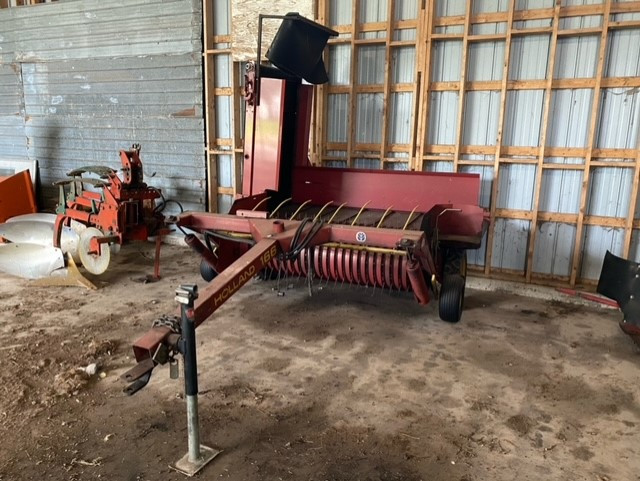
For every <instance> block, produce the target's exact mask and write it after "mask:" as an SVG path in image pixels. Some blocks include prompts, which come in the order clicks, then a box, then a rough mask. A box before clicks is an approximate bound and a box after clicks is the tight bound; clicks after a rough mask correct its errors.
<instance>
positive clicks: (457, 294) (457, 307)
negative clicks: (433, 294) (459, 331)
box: [438, 274, 465, 322]
mask: <svg viewBox="0 0 640 481" xmlns="http://www.w3.org/2000/svg"><path fill="white" fill-rule="evenodd" d="M464 284H465V279H464V277H462V276H461V275H459V274H449V275H446V276H445V277H444V281H443V282H442V288H441V290H440V301H439V303H438V308H439V311H440V319H442V320H443V321H446V322H458V321H459V320H460V318H461V317H462V307H463V304H464Z"/></svg>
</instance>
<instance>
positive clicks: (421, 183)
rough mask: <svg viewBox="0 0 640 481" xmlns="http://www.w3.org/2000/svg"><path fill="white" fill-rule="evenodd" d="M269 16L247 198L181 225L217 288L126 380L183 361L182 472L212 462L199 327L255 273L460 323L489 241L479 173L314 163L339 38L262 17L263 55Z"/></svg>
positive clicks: (151, 335)
mask: <svg viewBox="0 0 640 481" xmlns="http://www.w3.org/2000/svg"><path fill="white" fill-rule="evenodd" d="M263 18H279V19H281V20H282V23H281V25H280V28H279V30H278V32H277V34H276V36H275V38H274V41H273V43H272V44H271V47H270V49H269V51H268V52H267V58H268V59H269V60H270V64H261V63H260V58H258V59H257V61H256V62H255V63H251V64H249V65H248V67H247V71H246V73H245V100H246V122H245V124H246V128H245V147H244V170H243V182H242V186H243V187H242V196H240V197H239V198H237V199H236V200H235V202H234V203H233V205H232V207H231V210H230V211H229V213H228V214H214V213H203V212H186V213H183V214H181V215H180V216H178V217H177V218H176V219H174V222H175V224H176V225H177V226H178V228H180V229H181V230H182V231H183V232H184V233H185V234H186V235H185V240H186V242H187V244H189V245H190V246H191V247H192V248H193V249H194V250H195V251H196V252H197V253H198V254H199V255H200V256H201V264H200V272H201V275H202V277H203V278H204V279H205V280H206V281H208V284H207V285H206V287H204V289H202V290H200V292H199V293H198V290H197V286H195V285H184V286H181V288H180V289H178V290H177V291H176V294H177V296H176V299H177V300H178V302H180V303H181V304H182V306H181V318H176V317H170V316H164V317H163V318H161V319H158V320H157V321H155V322H154V325H153V327H152V329H151V330H150V331H149V332H148V333H147V334H145V335H144V336H143V337H141V338H140V339H138V340H137V341H136V342H135V344H134V347H133V349H134V353H135V357H136V360H137V361H138V364H137V366H136V367H134V368H133V369H132V370H130V371H129V372H127V373H125V375H124V376H123V379H124V380H126V381H127V382H130V383H131V384H130V385H129V386H128V387H127V389H125V391H126V392H128V393H129V394H133V393H135V392H136V391H138V390H139V389H141V388H142V387H144V386H145V385H146V384H147V383H148V381H149V378H150V376H151V371H152V370H153V368H154V367H155V366H156V365H158V364H164V363H167V362H169V363H170V364H171V365H174V366H175V362H173V361H174V358H175V355H176V354H177V353H181V354H183V356H184V358H185V390H186V398H187V409H188V411H189V417H188V419H189V441H190V442H189V446H190V448H189V455H188V456H186V457H185V458H183V460H181V461H180V463H183V464H182V468H179V469H181V470H183V471H185V472H188V473H193V472H195V471H196V470H197V469H199V468H200V467H201V466H202V465H203V464H204V463H206V462H207V460H210V459H211V458H212V457H213V456H215V450H211V449H209V448H206V447H202V450H203V451H200V450H199V442H198V440H197V401H195V399H196V396H197V370H196V362H195V327H197V326H198V325H199V324H201V323H202V322H204V321H205V320H206V319H208V318H209V317H210V316H211V315H212V314H213V313H214V312H215V311H216V309H218V308H219V307H220V306H221V305H222V304H223V303H224V302H226V301H227V300H228V299H229V298H230V297H231V296H233V294H234V293H235V292H237V291H238V290H239V289H240V288H241V287H242V286H243V285H244V284H245V283H247V282H248V281H249V280H250V279H252V278H254V277H255V276H257V275H262V276H263V277H267V278H268V277H271V276H273V275H275V276H304V277H308V278H309V279H312V278H317V279H322V280H325V281H330V280H331V281H337V282H341V283H351V284H356V285H360V286H373V287H377V288H381V289H390V290H400V291H410V292H412V293H413V295H414V296H415V298H416V300H417V301H418V302H419V303H420V304H427V303H428V302H429V300H430V298H432V297H433V298H436V299H438V302H439V313H440V317H441V318H442V319H443V320H445V321H449V322H457V321H459V320H460V316H461V314H462V308H463V300H464V289H465V278H466V256H465V252H466V250H467V249H475V248H478V247H479V246H480V243H481V239H482V234H483V228H484V224H485V213H484V210H483V209H482V208H480V207H479V206H478V197H479V190H480V178H479V176H478V175H475V174H458V173H430V172H403V171H390V170H359V169H336V168H325V167H312V166H311V165H310V162H309V158H308V146H309V131H310V119H311V112H312V103H313V102H312V100H313V97H312V96H313V85H311V84H319V83H324V82H326V81H327V80H328V78H327V73H326V71H325V69H324V64H323V62H322V52H323V49H324V47H325V45H326V43H327V40H328V38H329V37H330V36H333V35H337V32H334V31H332V30H330V29H328V28H326V27H324V26H322V25H319V24H317V23H314V22H311V21H309V20H307V19H305V18H303V17H300V16H299V15H297V14H288V15H286V16H272V15H270V16H263V15H261V16H260V22H259V32H258V52H260V51H261V48H260V47H261V46H260V40H261V31H260V30H261V27H262V19H263ZM187 230H190V231H191V232H189V233H187ZM195 233H198V234H200V235H197V234H195ZM201 239H202V240H201ZM174 374H175V373H174ZM194 406H195V407H194ZM194 412H195V416H194ZM192 434H193V436H192ZM203 452H204V454H202V453H203ZM203 456H204V457H203ZM205 458H206V459H205ZM183 468H184V469H183Z"/></svg>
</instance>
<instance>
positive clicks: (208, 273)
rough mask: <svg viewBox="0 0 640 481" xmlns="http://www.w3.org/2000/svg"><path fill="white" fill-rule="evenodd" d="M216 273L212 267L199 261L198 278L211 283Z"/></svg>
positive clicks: (203, 261)
mask: <svg viewBox="0 0 640 481" xmlns="http://www.w3.org/2000/svg"><path fill="white" fill-rule="evenodd" d="M217 275H218V273H217V272H216V271H215V269H214V268H213V267H211V266H210V265H209V263H208V262H207V261H205V260H204V259H202V260H201V261H200V276H201V277H202V278H203V279H204V280H205V281H207V282H211V281H212V280H214V279H215V278H216V277H217Z"/></svg>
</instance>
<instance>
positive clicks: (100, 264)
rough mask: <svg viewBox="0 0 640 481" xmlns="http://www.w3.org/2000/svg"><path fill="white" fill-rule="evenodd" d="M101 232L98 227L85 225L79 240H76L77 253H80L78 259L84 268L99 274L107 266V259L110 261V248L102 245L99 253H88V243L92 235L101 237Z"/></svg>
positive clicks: (102, 272)
mask: <svg viewBox="0 0 640 481" xmlns="http://www.w3.org/2000/svg"><path fill="white" fill-rule="evenodd" d="M102 236H103V234H102V232H101V231H100V229H96V228H95V227H87V228H86V229H85V230H83V231H82V233H81V234H80V240H79V242H78V254H79V255H80V261H82V265H83V266H84V268H85V269H86V270H87V271H89V272H90V273H91V274H94V275H96V276H99V275H100V274H104V272H105V271H106V270H107V267H109V261H111V249H110V248H109V246H108V245H104V244H103V245H102V246H101V249H100V254H90V253H89V249H90V247H89V246H90V243H91V239H92V238H94V237H102Z"/></svg>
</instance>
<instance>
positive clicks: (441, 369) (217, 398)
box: [0, 244, 640, 481]
mask: <svg viewBox="0 0 640 481" xmlns="http://www.w3.org/2000/svg"><path fill="white" fill-rule="evenodd" d="M152 247H153V246H152V245H146V244H145V245H135V246H129V247H127V248H125V249H123V250H122V252H120V254H118V255H117V256H116V257H115V258H114V259H113V261H112V266H111V267H110V270H109V271H108V273H107V274H105V275H104V276H102V277H100V278H99V279H97V281H96V282H97V283H98V284H99V285H100V289H99V290H98V291H86V290H82V289H80V288H40V287H33V286H29V283H28V282H26V281H23V280H19V279H15V278H11V277H9V276H5V275H0V446H1V448H0V479H1V480H3V481H5V480H6V481H8V480H30V479H34V480H49V479H53V480H94V479H106V480H125V481H134V480H160V479H162V480H181V479H184V477H183V476H182V475H180V474H177V473H175V472H174V471H172V470H171V469H170V468H169V465H170V464H172V463H173V462H175V461H176V460H177V459H178V458H180V457H181V456H182V455H183V454H184V453H185V452H186V414H185V405H184V401H183V396H182V381H181V380H180V381H174V380H171V379H169V375H168V369H167V367H166V366H165V367H163V368H159V369H157V370H156V372H155V373H154V376H153V378H152V380H151V383H150V384H149V386H148V387H147V388H145V389H144V390H143V391H141V392H140V393H138V394H137V395H135V396H134V397H126V396H125V395H124V394H123V393H122V388H123V387H124V384H123V383H122V382H121V381H120V380H119V375H120V374H122V372H124V370H126V369H127V368H129V367H131V366H132V364H133V359H132V357H131V352H130V345H131V342H132V341H133V340H134V339H135V338H136V337H137V336H139V335H141V334H142V333H144V332H145V331H146V330H147V328H148V327H149V326H150V324H151V322H152V320H153V319H154V318H155V317H157V316H159V315H161V314H165V313H174V312H175V303H174V300H173V293H174V290H175V288H176V287H177V286H178V285H179V284H180V283H181V282H193V281H196V280H198V278H197V277H196V266H197V260H196V259H195V257H194V256H193V255H192V254H191V253H190V252H189V251H187V250H185V249H183V248H179V247H171V246H166V248H165V249H164V252H163V273H164V278H163V280H162V281H160V282H157V283H150V284H144V283H141V282H140V281H139V278H140V277H142V276H143V275H144V274H146V273H149V272H151V264H152ZM201 284H202V283H201ZM289 284H291V288H290V289H288V288H287V287H289ZM275 286H276V283H275V281H271V282H262V281H259V280H253V281H251V282H250V284H249V285H248V286H246V287H245V288H243V289H242V290H241V291H240V292H239V293H238V294H237V295H235V296H234V297H233V298H232V299H231V300H230V301H229V302H228V303H227V304H226V305H225V306H224V307H223V308H222V310H221V311H219V312H218V313H217V314H216V315H215V316H214V317H213V318H211V319H209V321H208V322H206V323H205V324H203V325H202V326H201V327H200V328H199V329H198V333H197V334H198V345H199V353H198V354H199V361H200V377H199V379H200V391H201V396H200V407H201V412H200V414H201V431H202V438H203V442H205V443H206V444H208V445H211V446H215V447H218V448H221V449H223V450H224V452H223V453H222V454H221V455H220V456H219V457H218V458H217V459H216V460H215V461H214V463H213V464H211V465H209V466H207V467H206V468H205V470H204V471H203V472H202V474H200V475H199V477H200V478H201V479H233V480H336V481H337V480H345V481H346V480H381V481H382V480H385V481H387V480H389V481H390V480H420V479H421V480H425V481H427V480H454V481H475V480H513V479H518V480H540V479H549V480H551V479H553V480H583V479H584V480H593V481H607V480H609V481H613V480H624V481H627V480H639V479H640V434H639V433H638V427H639V426H640V395H639V393H638V379H639V377H638V364H639V363H640V354H639V352H638V349H637V348H636V347H635V346H634V345H633V343H632V342H631V341H630V340H629V339H628V338H627V337H625V336H624V334H622V332H621V331H620V330H619V328H618V327H617V321H618V320H619V318H620V314H619V313H618V312H616V311H613V310H604V309H600V308H597V307H594V308H587V307H581V306H575V305H569V304H566V305H565V304H559V303H550V302H543V301H539V300H531V299H527V298H523V297H514V296H512V295H509V294H505V293H489V294H487V293H484V292H479V291H468V292H467V299H466V306H467V310H466V312H465V314H464V316H463V319H462V322H461V323H459V324H457V325H449V324H446V323H443V322H442V321H439V320H438V318H437V310H436V307H435V305H432V306H429V307H427V308H422V307H420V306H418V305H417V304H416V303H415V302H414V301H413V299H412V298H411V296H410V295H405V294H399V293H397V292H394V293H389V292H381V291H380V290H379V289H378V290H374V289H371V288H369V289H364V288H354V287H351V288H349V287H348V286H339V285H338V286H335V285H333V284H329V285H321V284H316V285H315V287H314V290H313V296H312V297H309V296H308V291H307V288H306V286H305V284H304V283H303V282H299V281H297V280H296V281H291V280H288V281H286V282H281V287H283V288H284V292H285V295H284V296H278V295H277V292H276V291H275V290H274V287H275ZM94 362H96V363H97V364H98V369H97V371H96V373H95V374H94V375H92V376H89V375H88V374H86V373H85V372H81V370H82V369H83V368H85V367H86V366H87V365H89V364H90V363H94Z"/></svg>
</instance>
